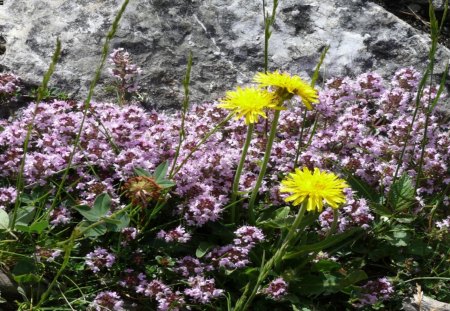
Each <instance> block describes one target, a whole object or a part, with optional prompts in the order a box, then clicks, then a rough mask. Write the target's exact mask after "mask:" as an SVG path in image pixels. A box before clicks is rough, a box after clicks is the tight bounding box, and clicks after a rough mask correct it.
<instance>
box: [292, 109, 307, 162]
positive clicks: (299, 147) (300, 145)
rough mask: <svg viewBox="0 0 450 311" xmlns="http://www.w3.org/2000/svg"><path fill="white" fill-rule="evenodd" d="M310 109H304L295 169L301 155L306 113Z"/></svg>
mask: <svg viewBox="0 0 450 311" xmlns="http://www.w3.org/2000/svg"><path fill="white" fill-rule="evenodd" d="M307 112H308V111H307V110H306V109H305V110H304V111H303V120H302V128H301V129H300V137H299V139H298V144H297V149H296V150H295V160H294V169H296V168H297V165H298V158H299V156H300V149H301V148H302V141H303V131H304V130H305V125H306V113H307Z"/></svg>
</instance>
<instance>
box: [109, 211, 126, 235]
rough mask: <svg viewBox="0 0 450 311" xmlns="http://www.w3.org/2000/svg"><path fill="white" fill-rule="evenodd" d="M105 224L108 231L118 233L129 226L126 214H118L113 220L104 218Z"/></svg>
mask: <svg viewBox="0 0 450 311" xmlns="http://www.w3.org/2000/svg"><path fill="white" fill-rule="evenodd" d="M104 220H105V222H107V223H108V224H107V228H108V231H114V232H120V231H122V229H124V228H126V227H128V225H129V224H130V217H129V216H128V214H125V213H124V214H120V215H119V216H117V217H116V218H114V219H111V218H105V219H104Z"/></svg>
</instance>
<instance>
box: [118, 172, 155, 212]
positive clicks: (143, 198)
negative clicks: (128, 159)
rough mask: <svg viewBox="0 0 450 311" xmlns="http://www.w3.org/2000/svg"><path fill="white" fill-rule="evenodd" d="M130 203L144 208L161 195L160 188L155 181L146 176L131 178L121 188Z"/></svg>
mask: <svg viewBox="0 0 450 311" xmlns="http://www.w3.org/2000/svg"><path fill="white" fill-rule="evenodd" d="M122 189H123V190H124V192H125V195H126V196H127V197H128V198H129V199H130V200H131V203H133V204H134V205H138V206H140V207H146V206H147V204H148V203H149V202H150V201H151V200H157V199H158V198H159V196H160V194H161V187H160V186H159V185H158V184H157V183H156V181H155V180H154V179H153V178H151V177H147V176H136V177H131V178H129V179H128V180H127V182H126V183H125V184H124V185H123V188H122Z"/></svg>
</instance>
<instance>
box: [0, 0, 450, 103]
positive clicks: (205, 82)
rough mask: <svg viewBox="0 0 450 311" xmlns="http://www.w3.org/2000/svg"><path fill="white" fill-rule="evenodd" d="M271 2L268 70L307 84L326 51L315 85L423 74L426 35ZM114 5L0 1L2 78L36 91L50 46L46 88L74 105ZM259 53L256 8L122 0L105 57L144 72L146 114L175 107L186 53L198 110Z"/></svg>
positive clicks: (350, 12)
mask: <svg viewBox="0 0 450 311" xmlns="http://www.w3.org/2000/svg"><path fill="white" fill-rule="evenodd" d="M266 2H269V4H271V1H266ZM279 2H280V4H279V8H278V14H277V19H276V24H275V27H274V30H273V35H272V38H271V41H270V62H269V67H270V68H269V69H270V70H274V69H280V70H287V71H289V72H291V73H295V74H299V75H301V76H303V77H305V78H307V77H308V76H310V75H311V74H312V72H313V70H314V67H315V65H316V63H317V60H318V58H319V55H320V52H321V51H322V50H323V49H324V47H325V46H326V45H330V50H329V54H328V56H327V58H326V60H325V63H324V66H323V68H322V71H321V78H327V77H330V76H333V75H344V74H345V75H346V74H350V75H356V74H358V73H361V72H364V71H368V70H372V71H376V72H378V73H380V74H382V75H383V76H385V77H390V76H391V75H392V73H393V72H394V71H395V70H396V69H397V68H399V67H405V66H411V65H412V66H415V67H417V68H419V69H423V68H424V67H425V66H426V63H427V52H428V43H429V39H428V38H427V36H426V35H423V34H421V33H420V32H418V31H417V30H415V29H414V28H412V27H410V26H409V25H408V24H406V23H405V22H403V21H401V20H400V19H398V18H397V17H395V16H394V15H392V14H390V13H388V12H387V11H385V10H384V9H383V8H381V7H380V6H378V5H376V4H374V3H371V2H370V1H367V0H327V1H322V0H304V1H298V0H280V1H279ZM121 3H122V1H118V0H114V1H113V0H110V1H104V0H79V1H71V0H41V1H28V0H16V1H5V4H4V5H3V6H0V20H1V21H2V22H1V23H0V54H1V55H0V71H8V70H12V71H13V72H15V73H16V74H18V75H20V76H22V77H23V78H24V79H25V80H26V81H27V82H30V83H35V84H38V83H39V82H40V81H41V79H42V74H43V73H44V72H45V70H46V69H47V67H48V64H49V62H50V58H51V55H52V53H53V49H54V47H55V41H56V37H60V39H61V41H62V45H63V51H62V57H61V60H60V63H59V64H58V66H57V69H56V72H55V74H54V78H53V79H52V81H51V85H52V86H53V87H58V88H61V89H64V90H66V91H68V92H69V93H71V94H72V95H74V96H76V97H78V98H81V99H82V98H84V96H85V94H86V91H87V89H88V86H89V83H90V80H91V78H92V76H93V74H94V70H95V68H96V67H97V64H98V62H99V59H100V55H101V45H102V43H103V41H104V37H105V34H106V33H107V31H108V29H109V28H110V26H111V23H112V21H113V19H114V16H115V14H116V13H117V11H118V9H119V7H120V5H121ZM268 11H270V8H268ZM24 21H25V22H24ZM263 44H264V35H263V17H262V4H261V1H248V0H233V1H229V0H228V1H226V0H131V1H130V4H129V6H128V8H127V10H126V12H125V14H124V16H123V19H122V22H121V24H120V27H119V30H118V32H117V35H116V37H115V39H114V40H113V43H112V47H111V48H116V47H124V48H125V49H127V50H128V51H129V52H130V53H131V55H133V59H134V61H135V63H137V64H138V65H139V66H140V67H141V68H142V69H143V70H144V74H143V75H142V78H141V85H142V88H141V92H142V93H143V95H144V96H145V95H147V96H146V97H147V100H146V102H147V103H146V105H147V106H148V107H155V106H156V107H179V106H180V103H181V100H182V94H183V92H182V87H181V83H180V80H181V79H182V77H183V75H184V72H185V67H186V57H187V54H188V51H189V50H192V52H193V54H194V64H193V69H192V79H191V81H192V83H191V92H192V95H191V101H192V102H200V101H205V100H214V99H217V98H219V97H221V96H223V95H224V92H225V91H226V90H227V89H230V88H234V87H235V86H236V85H238V84H242V83H247V82H249V81H251V79H252V77H253V75H254V74H255V73H256V72H257V71H259V70H261V69H262V68H263ZM437 56H438V65H437V68H436V72H438V73H439V72H442V70H443V64H444V63H445V62H447V61H448V60H449V58H450V51H449V50H448V49H446V48H445V47H440V48H439V52H438V54H437ZM109 81H110V80H109V78H108V75H107V71H106V70H105V71H104V75H103V76H102V79H101V81H100V82H101V83H100V85H98V87H97V89H96V95H95V98H96V99H98V100H108V99H111V96H112V95H108V93H107V92H106V91H105V85H107V84H108V83H109ZM108 96H109V97H108Z"/></svg>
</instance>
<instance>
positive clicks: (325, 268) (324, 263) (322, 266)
mask: <svg viewBox="0 0 450 311" xmlns="http://www.w3.org/2000/svg"><path fill="white" fill-rule="evenodd" d="M340 268H341V265H340V264H339V263H337V262H335V261H332V260H319V261H318V262H317V263H315V264H314V265H313V267H312V269H311V271H321V272H331V271H336V270H339V269H340Z"/></svg>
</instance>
